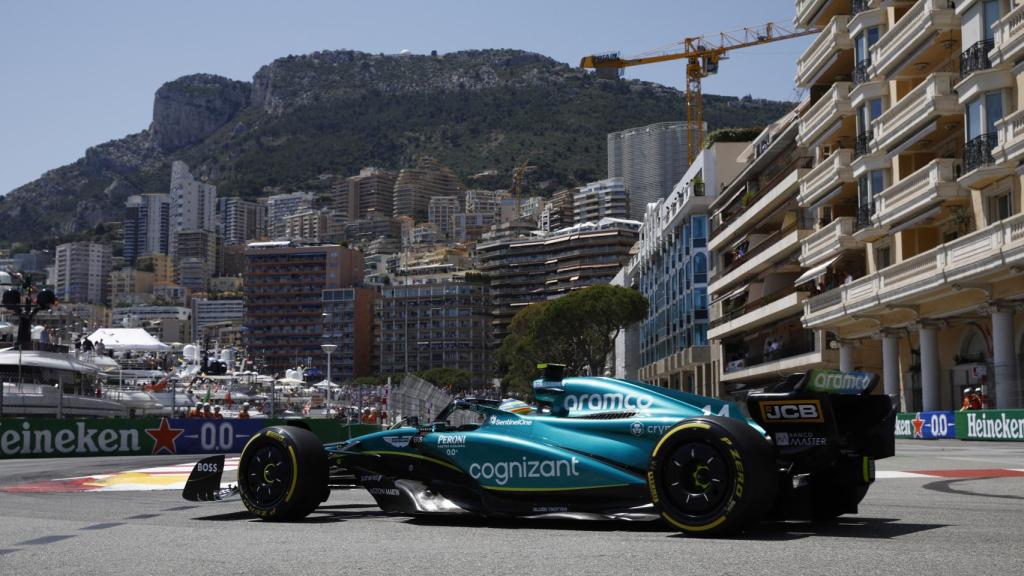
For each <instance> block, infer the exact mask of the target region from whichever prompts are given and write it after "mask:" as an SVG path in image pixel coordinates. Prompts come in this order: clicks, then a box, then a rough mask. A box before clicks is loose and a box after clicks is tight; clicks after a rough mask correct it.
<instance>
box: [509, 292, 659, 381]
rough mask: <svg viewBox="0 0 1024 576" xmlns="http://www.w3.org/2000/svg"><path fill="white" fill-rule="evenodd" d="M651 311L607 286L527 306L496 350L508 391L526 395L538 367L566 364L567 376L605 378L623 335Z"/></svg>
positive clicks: (636, 297)
mask: <svg viewBox="0 0 1024 576" xmlns="http://www.w3.org/2000/svg"><path fill="white" fill-rule="evenodd" d="M647 308H648V302H647V298H645V297H644V296H643V295H642V294H640V293H639V292H637V291H636V290H631V289H628V288H622V287H618V286H608V285H598V286H590V287H588V288H584V289H583V290H579V291H576V292H572V293H570V294H568V295H567V296H564V297H562V298H559V299H557V300H551V301H548V302H541V303H537V304H532V305H530V306H527V307H526V308H524V309H523V310H521V311H520V312H519V313H518V314H516V316H515V318H513V319H512V323H511V324H510V325H509V334H508V336H506V337H505V339H504V340H503V341H502V343H501V347H500V348H499V350H498V362H499V369H500V370H501V371H502V372H503V373H504V374H505V383H506V385H507V386H508V387H509V388H510V389H513V390H520V391H522V390H527V389H528V388H529V385H530V382H531V381H532V380H533V378H534V377H535V375H536V372H537V371H536V364H537V363H538V362H545V361H547V362H558V363H560V364H565V366H566V371H567V373H569V374H573V373H583V372H586V373H589V374H601V373H602V372H603V371H604V366H605V362H606V359H607V358H608V355H609V354H610V353H611V351H612V348H614V346H615V338H616V336H618V334H619V331H621V330H622V329H623V328H625V327H626V326H629V325H630V324H633V323H635V322H639V321H641V320H643V318H644V317H645V316H646V315H647Z"/></svg>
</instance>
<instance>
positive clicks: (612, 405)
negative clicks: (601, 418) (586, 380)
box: [562, 393, 654, 412]
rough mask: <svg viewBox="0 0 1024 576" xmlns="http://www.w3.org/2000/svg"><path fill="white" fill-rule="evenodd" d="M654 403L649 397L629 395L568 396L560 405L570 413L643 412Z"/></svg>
mask: <svg viewBox="0 0 1024 576" xmlns="http://www.w3.org/2000/svg"><path fill="white" fill-rule="evenodd" d="M653 402H654V399H653V398H651V397H650V396H633V395H630V394H617V393H611V394H570V395H569V396H566V397H565V399H564V400H563V401H562V405H563V406H565V409H566V410H568V411H570V412H575V411H578V410H594V411H614V410H644V409H646V408H649V407H650V406H651V404H652V403H653Z"/></svg>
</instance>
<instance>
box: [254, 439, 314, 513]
mask: <svg viewBox="0 0 1024 576" xmlns="http://www.w3.org/2000/svg"><path fill="white" fill-rule="evenodd" d="M327 479H328V464H327V453H326V452H325V451H324V448H323V444H322V443H321V442H320V439H319V438H317V436H316V435H315V434H313V433H312V432H310V431H309V430H306V429H303V428H296V427H294V426H271V427H269V428H264V429H263V430H261V431H259V432H258V433H257V434H256V435H255V436H253V437H252V438H251V439H250V440H249V442H248V443H247V444H246V445H245V448H244V449H242V456H241V457H240V458H239V462H238V488H239V494H240V495H241V497H242V503H244V504H245V507H246V508H247V509H248V510H249V511H250V512H252V513H253V514H255V515H257V516H259V517H260V518H262V519H264V520H271V521H289V520H300V519H302V518H305V517H306V516H308V515H309V514H310V513H311V512H312V511H313V510H316V507H317V506H319V505H320V502H321V501H322V500H323V495H324V494H325V493H326V491H327Z"/></svg>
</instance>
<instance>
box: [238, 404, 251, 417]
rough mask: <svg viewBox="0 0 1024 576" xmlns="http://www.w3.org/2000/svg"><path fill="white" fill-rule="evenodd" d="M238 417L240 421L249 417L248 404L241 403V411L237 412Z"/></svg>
mask: <svg viewBox="0 0 1024 576" xmlns="http://www.w3.org/2000/svg"><path fill="white" fill-rule="evenodd" d="M238 417H239V418H241V419H246V418H248V417H249V403H248V402H242V409H241V410H239V411H238Z"/></svg>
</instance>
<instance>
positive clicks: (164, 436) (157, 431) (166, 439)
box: [146, 418, 185, 454]
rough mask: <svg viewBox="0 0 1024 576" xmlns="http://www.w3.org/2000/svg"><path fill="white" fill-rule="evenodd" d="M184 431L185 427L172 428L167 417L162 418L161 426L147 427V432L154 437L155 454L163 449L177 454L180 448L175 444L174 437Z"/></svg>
mask: <svg viewBox="0 0 1024 576" xmlns="http://www.w3.org/2000/svg"><path fill="white" fill-rule="evenodd" d="M184 432H185V429H184V428H171V426H170V425H169V424H168V423H167V418H162V419H161V420H160V427H159V428H147V429H146V434H149V436H150V437H151V438H153V454H159V453H160V451H161V450H167V453H168V454H177V453H178V448H177V447H176V446H175V445H174V439H175V438H177V437H178V436H181V435H182V433H184Z"/></svg>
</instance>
